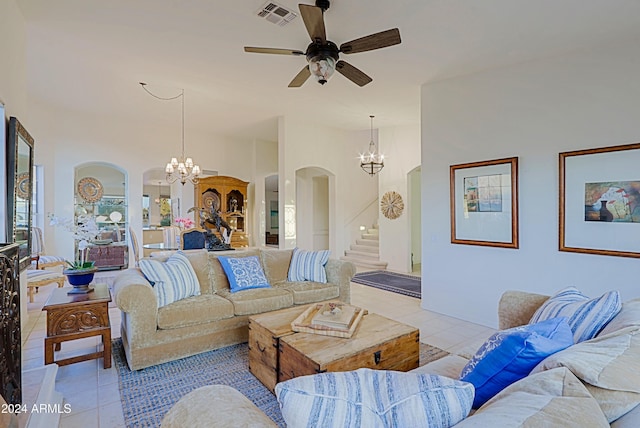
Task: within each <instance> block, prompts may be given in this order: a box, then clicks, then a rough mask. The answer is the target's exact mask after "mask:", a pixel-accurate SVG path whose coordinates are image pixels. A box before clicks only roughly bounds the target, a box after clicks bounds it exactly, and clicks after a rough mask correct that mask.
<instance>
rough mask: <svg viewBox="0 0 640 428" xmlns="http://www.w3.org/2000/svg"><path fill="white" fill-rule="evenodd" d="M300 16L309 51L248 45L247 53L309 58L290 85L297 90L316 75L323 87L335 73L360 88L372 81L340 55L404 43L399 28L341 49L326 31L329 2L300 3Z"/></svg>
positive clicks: (357, 40)
mask: <svg viewBox="0 0 640 428" xmlns="http://www.w3.org/2000/svg"><path fill="white" fill-rule="evenodd" d="M298 7H299V8H300V15H302V20H303V21H304V25H305V27H306V28H307V32H308V33H309V36H310V37H311V44H310V45H309V46H307V50H306V51H304V52H303V51H300V50H295V49H278V48H257V47H250V46H245V48H244V51H245V52H250V53H263V54H276V55H296V56H299V55H304V56H306V57H307V62H308V65H306V66H305V67H304V68H303V69H302V70H300V72H299V73H298V74H297V75H296V77H294V78H293V80H292V81H291V83H289V87H290V88H298V87H300V86H302V85H303V84H304V82H306V81H307V79H308V78H309V76H311V75H312V74H313V76H314V77H315V78H316V81H317V82H318V83H320V84H321V85H324V84H325V83H327V80H328V79H329V77H331V75H332V74H333V72H334V70H338V73H340V74H342V75H343V76H344V77H346V78H347V79H349V80H351V81H352V82H353V83H355V84H356V85H358V86H364V85H366V84H367V83H370V82H371V81H372V80H373V79H371V77H369V76H367V75H366V74H365V73H363V72H362V71H360V70H359V69H357V68H356V67H354V66H353V65H351V64H349V63H348V62H346V61H342V60H339V59H338V58H339V54H340V53H343V54H345V55H349V54H354V53H358V52H366V51H371V50H374V49H380V48H386V47H387V46H393V45H397V44H399V43H400V42H401V40H400V31H399V30H398V29H397V28H393V29H391V30H387V31H382V32H380V33H375V34H371V35H368V36H365V37H361V38H359V39H355V40H351V41H349V42H345V43H343V44H341V45H340V47H339V48H338V46H337V45H336V44H335V43H333V42H332V41H330V40H327V35H326V32H325V28H324V12H325V11H326V10H327V9H329V0H316V5H315V6H312V5H309V4H299V5H298Z"/></svg>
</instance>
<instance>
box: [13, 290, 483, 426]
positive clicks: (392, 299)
mask: <svg viewBox="0 0 640 428" xmlns="http://www.w3.org/2000/svg"><path fill="white" fill-rule="evenodd" d="M52 289H53V287H52V286H47V287H43V288H41V289H40V292H39V293H37V294H36V295H35V302H34V303H29V304H28V312H29V320H28V323H27V326H26V328H25V329H24V330H23V350H22V359H23V370H27V369H31V368H37V367H42V366H43V365H44V336H45V334H46V312H43V311H42V306H43V305H44V303H45V302H46V300H47V298H48V296H49V294H50V293H51V290H52ZM351 293H352V303H353V304H354V305H357V306H361V307H365V308H367V309H368V310H369V311H371V312H375V313H378V314H381V315H383V316H386V317H389V318H392V319H395V320H398V321H401V322H404V323H406V324H410V325H413V326H415V327H418V328H419V329H420V340H421V341H422V342H424V343H429V344H431V345H434V346H437V347H439V348H441V349H444V350H449V351H454V350H456V349H457V348H459V347H462V346H463V345H464V344H468V343H469V342H478V341H481V340H484V339H485V338H487V337H488V336H490V335H491V334H492V333H493V332H494V331H495V330H493V329H491V328H488V327H484V326H481V325H478V324H472V323H469V322H466V321H462V320H460V319H457V318H452V317H448V316H446V315H442V314H438V313H435V312H430V311H426V310H424V309H422V308H421V307H420V300H419V299H415V298H412V297H407V296H402V295H399V294H395V293H390V292H387V291H383V290H378V289H375V288H372V287H368V286H365V285H360V284H355V283H352V284H351ZM109 315H110V317H111V330H112V333H111V334H112V338H116V337H120V311H119V309H117V308H115V307H114V308H111V309H110V311H109ZM99 342H100V337H91V338H86V339H80V340H77V341H74V342H66V343H63V344H62V351H60V352H59V353H56V358H57V359H58V358H65V357H68V356H73V355H80V354H84V353H89V352H94V351H95V350H96V348H98V349H100V348H101V347H102V345H101V344H100V343H99ZM35 387H36V386H35V385H24V388H25V394H27V393H29V392H31V391H27V388H35ZM56 390H57V391H58V392H60V393H62V395H63V396H64V402H65V403H69V404H70V406H71V413H69V414H63V415H62V417H61V419H60V427H61V428H76V427H77V428H87V427H95V428H107V427H109V428H115V427H124V426H125V424H124V418H123V416H122V406H121V404H120V393H119V390H118V376H117V374H116V371H115V368H114V367H113V365H112V367H111V368H110V369H106V370H105V369H103V367H102V359H98V360H90V361H84V362H81V363H76V364H72V365H68V366H63V367H60V368H59V369H58V376H57V378H56Z"/></svg>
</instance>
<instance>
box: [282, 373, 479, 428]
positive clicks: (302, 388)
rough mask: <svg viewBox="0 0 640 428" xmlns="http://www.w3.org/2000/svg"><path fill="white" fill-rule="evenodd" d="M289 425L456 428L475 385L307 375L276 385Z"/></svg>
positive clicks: (423, 378)
mask: <svg viewBox="0 0 640 428" xmlns="http://www.w3.org/2000/svg"><path fill="white" fill-rule="evenodd" d="M275 393H276V396H277V397H278V403H279V404H280V409H281V410H282V417H283V418H284V420H285V422H286V424H287V427H290V428H298V427H311V426H313V427H341V428H342V427H345V428H356V427H367V428H382V427H443V428H444V427H450V426H453V425H455V424H456V423H458V422H460V421H461V420H462V419H464V418H465V417H466V416H467V415H468V414H469V411H470V410H471V403H472V402H473V394H474V389H473V385H471V384H470V383H467V382H461V381H458V380H454V379H450V378H447V377H444V376H437V375H431V374H418V373H403V372H396V371H387V370H371V369H358V370H355V371H349V372H336V373H331V372H330V373H321V374H317V375H311V376H301V377H297V378H294V379H290V380H287V381H285V382H281V383H278V384H277V385H276V389H275Z"/></svg>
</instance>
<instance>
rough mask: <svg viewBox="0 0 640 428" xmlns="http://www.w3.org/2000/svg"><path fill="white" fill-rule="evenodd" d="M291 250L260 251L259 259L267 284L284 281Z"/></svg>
mask: <svg viewBox="0 0 640 428" xmlns="http://www.w3.org/2000/svg"><path fill="white" fill-rule="evenodd" d="M292 255H293V250H262V251H260V258H261V260H262V267H263V268H264V274H265V275H266V276H267V280H268V281H269V284H276V283H278V282H282V281H286V280H287V274H288V273H289V265H290V264H291V256H292Z"/></svg>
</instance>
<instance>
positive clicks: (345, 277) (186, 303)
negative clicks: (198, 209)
mask: <svg viewBox="0 0 640 428" xmlns="http://www.w3.org/2000/svg"><path fill="white" fill-rule="evenodd" d="M183 253H184V254H185V256H186V257H187V258H188V259H189V262H190V263H191V265H192V266H193V268H194V270H195V273H196V275H197V277H198V281H199V284H200V293H201V294H200V295H199V296H192V297H189V298H186V299H183V300H179V301H177V302H174V303H171V304H169V305H167V306H163V307H161V308H158V304H157V299H156V295H155V292H154V289H153V287H152V286H151V285H150V284H149V282H148V281H147V280H146V279H145V278H144V276H143V274H142V272H141V271H140V270H139V269H137V268H136V269H128V270H126V271H124V272H122V273H121V274H120V275H118V276H117V277H116V279H115V281H114V294H115V302H116V305H117V306H118V308H120V310H121V311H122V325H121V334H122V343H123V345H124V350H125V354H126V357H127V362H128V364H129V368H131V369H132V370H139V369H142V368H145V367H149V366H152V365H155V364H160V363H163V362H167V361H172V360H176V359H179V358H183V357H187V356H190V355H194V354H197V353H200V352H204V351H209V350H212V349H218V348H222V347H225V346H229V345H232V344H236V343H242V342H246V341H247V339H248V319H249V316H250V315H253V314H257V313H262V312H269V311H274V310H277V309H282V308H287V307H290V306H294V305H303V304H309V303H314V302H320V301H325V300H341V301H343V302H346V303H349V302H350V298H351V297H350V286H349V284H350V281H351V278H352V277H353V275H354V274H355V266H354V265H353V264H352V263H350V262H344V261H340V260H335V259H329V261H328V262H327V264H326V266H325V271H326V274H327V283H318V282H310V281H305V282H289V281H287V273H288V270H289V264H290V261H291V256H292V250H267V249H247V250H237V251H221V252H207V251H205V250H187V251H184V252H183ZM219 255H224V256H227V257H247V256H258V257H259V259H260V262H261V264H262V267H263V269H264V273H265V275H266V277H267V279H268V281H269V283H270V284H271V285H272V287H271V288H257V289H250V290H243V291H240V292H237V293H231V291H230V287H229V281H228V280H227V276H226V275H225V273H224V271H223V269H222V266H221V265H220V262H219V261H218V256H219ZM168 256H169V254H168V253H166V252H165V253H163V254H159V255H158V256H157V257H153V259H154V260H160V261H163V260H164V259H166V258H168Z"/></svg>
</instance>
